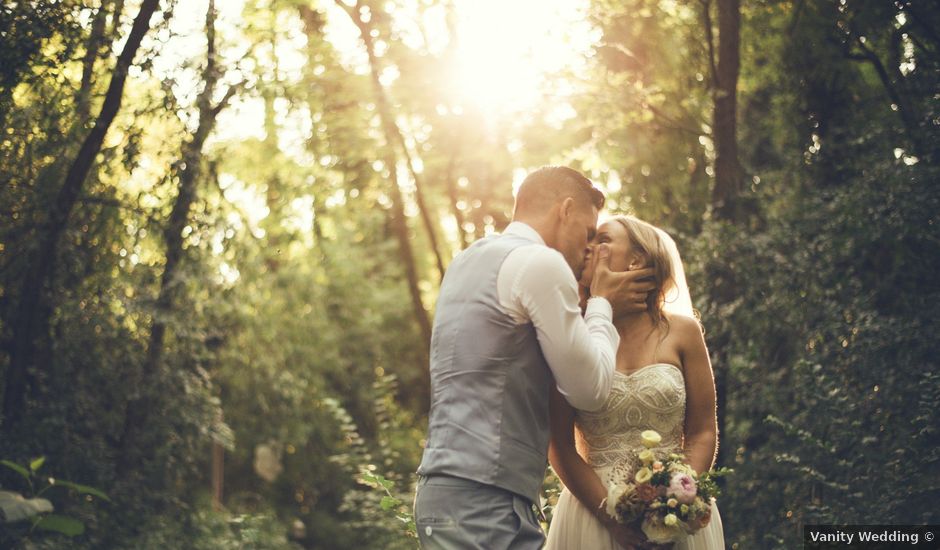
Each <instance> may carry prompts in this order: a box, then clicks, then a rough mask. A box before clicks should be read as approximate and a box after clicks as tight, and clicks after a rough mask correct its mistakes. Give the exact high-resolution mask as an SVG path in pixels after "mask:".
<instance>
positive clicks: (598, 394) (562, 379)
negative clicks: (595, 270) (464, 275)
mask: <svg viewBox="0 0 940 550" xmlns="http://www.w3.org/2000/svg"><path fill="white" fill-rule="evenodd" d="M506 264H509V265H506ZM503 268H504V269H507V268H508V269H509V270H511V271H512V272H513V277H512V285H511V289H510V291H509V300H508V302H509V303H508V305H510V308H509V309H511V310H513V311H512V312H513V313H515V315H514V316H515V317H517V318H519V320H521V321H526V320H528V321H531V322H532V324H533V325H534V326H535V330H536V335H537V337H538V341H539V345H540V346H541V348H542V354H543V355H544V356H545V360H546V361H547V362H548V366H549V368H551V370H552V374H553V375H554V377H555V383H556V384H557V386H558V390H559V392H561V394H562V395H564V396H565V398H566V399H567V400H568V402H569V403H571V406H573V407H575V408H577V409H581V410H585V411H596V410H597V409H599V408H600V407H601V406H603V404H604V402H605V401H606V400H607V396H608V394H609V393H610V386H611V381H612V378H613V375H614V368H615V358H616V350H617V346H618V345H619V343H620V336H619V335H618V334H617V330H616V328H614V325H613V323H612V316H613V311H612V308H611V306H610V303H609V302H608V301H607V300H606V299H604V298H591V299H590V300H589V301H588V305H587V310H586V312H585V315H584V317H581V308H580V306H579V297H578V284H577V281H575V278H574V274H573V273H572V272H571V268H570V267H569V266H568V264H567V262H565V260H564V257H563V256H562V255H561V254H560V253H559V252H558V251H556V250H553V249H550V248H548V247H545V246H538V245H536V246H532V247H528V246H527V247H523V248H520V249H517V250H515V251H513V252H512V253H510V256H509V257H507V259H506V262H505V264H504V266H503ZM501 275H502V273H501Z"/></svg>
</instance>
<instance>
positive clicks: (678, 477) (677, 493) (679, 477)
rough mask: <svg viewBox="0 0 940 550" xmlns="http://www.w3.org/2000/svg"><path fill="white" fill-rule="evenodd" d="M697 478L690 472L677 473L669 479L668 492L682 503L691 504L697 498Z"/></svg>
mask: <svg viewBox="0 0 940 550" xmlns="http://www.w3.org/2000/svg"><path fill="white" fill-rule="evenodd" d="M695 493H696V488H695V480H694V479H692V476H690V475H689V474H683V473H675V474H673V475H672V479H670V480H669V489H667V490H666V494H667V495H668V496H671V497H675V498H676V500H678V501H679V502H681V503H682V504H691V503H692V501H693V500H695Z"/></svg>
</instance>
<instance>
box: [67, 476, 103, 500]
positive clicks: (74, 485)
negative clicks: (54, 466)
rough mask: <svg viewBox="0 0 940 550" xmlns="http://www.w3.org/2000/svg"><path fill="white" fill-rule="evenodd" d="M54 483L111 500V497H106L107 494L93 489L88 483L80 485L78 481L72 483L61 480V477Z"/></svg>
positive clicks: (84, 493)
mask: <svg viewBox="0 0 940 550" xmlns="http://www.w3.org/2000/svg"><path fill="white" fill-rule="evenodd" d="M55 484H56V485H62V486H63V487H68V488H70V489H74V490H76V491H78V492H79V493H81V494H83V495H92V496H96V497H98V498H100V499H103V500H106V501H108V502H111V499H110V498H109V497H108V495H106V494H104V493H103V492H101V491H100V490H98V489H95V488H94V487H89V486H88V485H82V484H80V483H72V482H71V481H63V480H61V479H57V480H55Z"/></svg>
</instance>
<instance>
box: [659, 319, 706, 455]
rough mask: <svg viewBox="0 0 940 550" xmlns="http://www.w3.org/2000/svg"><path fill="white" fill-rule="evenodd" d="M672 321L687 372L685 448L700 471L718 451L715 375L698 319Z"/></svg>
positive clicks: (684, 368)
mask: <svg viewBox="0 0 940 550" xmlns="http://www.w3.org/2000/svg"><path fill="white" fill-rule="evenodd" d="M670 324H671V325H672V328H673V330H676V332H677V334H678V336H679V344H680V350H679V351H680V355H681V358H682V366H683V371H684V374H685V393H686V405H685V406H686V409H685V451H686V455H687V456H688V459H689V465H691V466H692V468H694V469H695V471H696V472H699V473H701V472H705V471H708V470H709V469H710V468H711V467H712V465H713V464H714V462H715V452H716V451H717V450H718V418H717V411H716V408H715V375H714V373H713V372H712V364H711V360H709V358H708V349H707V348H706V347H705V338H704V337H703V335H702V329H701V327H700V326H699V324H698V321H696V320H695V319H692V318H688V317H680V316H674V317H673V318H672V319H671V320H670Z"/></svg>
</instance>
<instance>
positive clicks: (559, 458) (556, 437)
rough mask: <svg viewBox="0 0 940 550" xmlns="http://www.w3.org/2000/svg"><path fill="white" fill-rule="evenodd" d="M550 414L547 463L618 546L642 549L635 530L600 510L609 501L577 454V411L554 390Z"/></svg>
mask: <svg viewBox="0 0 940 550" xmlns="http://www.w3.org/2000/svg"><path fill="white" fill-rule="evenodd" d="M549 411H550V413H549V416H550V421H551V440H550V442H549V446H548V460H549V462H550V463H551V465H552V468H553V469H554V470H555V473H557V474H558V477H559V478H561V481H562V483H564V484H565V487H567V488H568V490H569V491H571V494H573V495H574V496H575V498H577V499H578V500H579V501H580V502H581V504H583V505H584V506H585V507H586V508H587V509H588V510H590V511H591V512H592V513H593V514H594V517H596V518H597V519H598V521H600V522H601V523H602V524H603V525H604V527H606V528H607V529H608V530H609V531H610V532H611V534H612V535H613V536H614V538H615V539H617V542H618V543H620V544H621V545H622V546H624V547H625V548H632V547H634V546H636V547H639V546H640V545H642V544H643V542H644V539H645V537H643V536H642V535H641V534H640V533H638V532H637V531H636V530H634V529H631V528H629V527H626V526H623V525H620V524H619V523H617V522H616V521H614V519H613V518H611V517H610V516H609V515H607V512H606V510H605V509H604V508H605V507H603V506H601V504H602V503H603V502H604V499H605V498H606V497H607V488H606V487H604V485H603V484H602V483H601V480H600V478H599V477H597V474H596V473H594V470H592V469H591V467H590V466H588V464H587V463H586V462H585V461H584V459H583V458H581V455H579V454H578V451H577V448H576V447H575V442H574V409H573V408H572V407H571V405H570V404H568V401H567V400H566V399H565V398H564V396H562V395H561V393H559V392H558V389H557V388H555V387H554V386H553V387H552V395H551V400H550V402H549Z"/></svg>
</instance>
